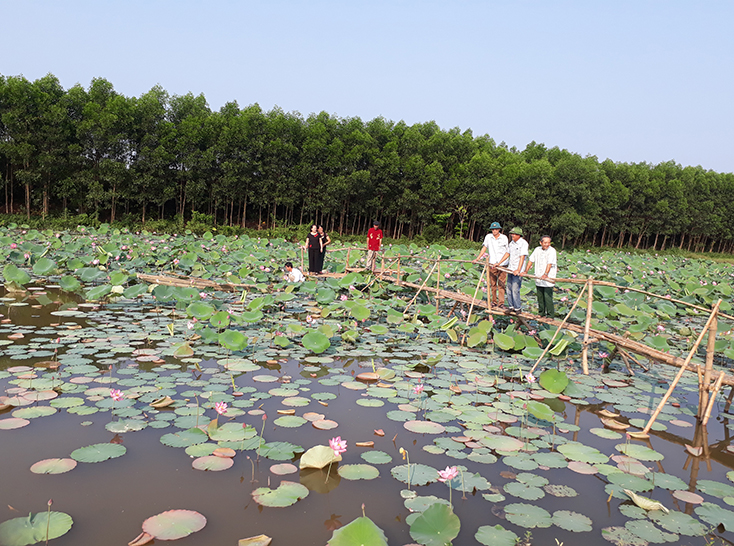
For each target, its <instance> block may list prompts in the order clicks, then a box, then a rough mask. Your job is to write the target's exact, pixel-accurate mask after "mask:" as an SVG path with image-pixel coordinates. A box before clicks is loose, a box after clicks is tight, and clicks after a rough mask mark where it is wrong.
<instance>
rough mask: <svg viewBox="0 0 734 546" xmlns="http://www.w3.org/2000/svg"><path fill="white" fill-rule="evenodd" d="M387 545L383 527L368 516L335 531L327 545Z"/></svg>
mask: <svg viewBox="0 0 734 546" xmlns="http://www.w3.org/2000/svg"><path fill="white" fill-rule="evenodd" d="M356 544H363V545H365V546H367V545H369V546H387V537H386V536H385V533H384V532H383V530H382V529H380V528H379V527H378V526H377V525H375V523H374V522H373V521H372V520H371V519H370V518H368V517H365V516H362V517H361V518H357V519H355V520H353V521H350V522H349V523H348V524H346V525H345V526H344V527H341V528H339V529H337V530H336V531H334V533H333V534H332V536H331V539H330V540H329V542H328V543H327V546H355V545H356Z"/></svg>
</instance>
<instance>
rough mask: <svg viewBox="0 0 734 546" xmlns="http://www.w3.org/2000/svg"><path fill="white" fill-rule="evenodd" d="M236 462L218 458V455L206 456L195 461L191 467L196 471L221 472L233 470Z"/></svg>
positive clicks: (226, 458)
mask: <svg viewBox="0 0 734 546" xmlns="http://www.w3.org/2000/svg"><path fill="white" fill-rule="evenodd" d="M233 464H234V460H233V459H230V458H229V457H217V456H216V455H206V456H204V457H199V458H198V459H194V460H193V462H192V463H191V466H192V467H194V468H195V469H196V470H209V471H211V472H219V471H221V470H227V469H228V468H232V465H233Z"/></svg>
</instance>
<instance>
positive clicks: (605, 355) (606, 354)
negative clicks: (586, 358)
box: [599, 351, 609, 358]
mask: <svg viewBox="0 0 734 546" xmlns="http://www.w3.org/2000/svg"><path fill="white" fill-rule="evenodd" d="M608 356H609V353H605V352H604V351H599V358H606V357H608Z"/></svg>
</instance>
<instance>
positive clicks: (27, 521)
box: [0, 512, 74, 546]
mask: <svg viewBox="0 0 734 546" xmlns="http://www.w3.org/2000/svg"><path fill="white" fill-rule="evenodd" d="M73 524H74V520H72V519H71V516H70V515H69V514H64V513H63V512H40V513H38V514H28V517H22V518H14V519H11V520H8V521H4V522H2V523H0V544H2V545H3V546H27V545H29V544H36V543H38V542H44V541H46V540H51V539H54V538H58V537H60V536H63V535H65V534H66V533H68V532H69V529H71V526H72V525H73Z"/></svg>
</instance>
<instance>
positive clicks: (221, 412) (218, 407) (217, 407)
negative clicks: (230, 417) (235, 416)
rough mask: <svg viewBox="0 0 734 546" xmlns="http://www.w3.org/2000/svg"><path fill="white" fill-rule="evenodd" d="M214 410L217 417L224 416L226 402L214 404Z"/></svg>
mask: <svg viewBox="0 0 734 546" xmlns="http://www.w3.org/2000/svg"><path fill="white" fill-rule="evenodd" d="M214 409H215V410H216V411H217V413H218V414H219V415H224V414H225V413H227V402H217V403H216V404H214Z"/></svg>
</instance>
